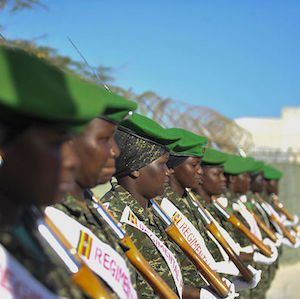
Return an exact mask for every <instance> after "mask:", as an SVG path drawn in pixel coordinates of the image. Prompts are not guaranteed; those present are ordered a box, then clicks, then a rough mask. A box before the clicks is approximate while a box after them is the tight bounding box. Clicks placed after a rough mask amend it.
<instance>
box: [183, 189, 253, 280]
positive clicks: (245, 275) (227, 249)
mask: <svg viewBox="0 0 300 299" xmlns="http://www.w3.org/2000/svg"><path fill="white" fill-rule="evenodd" d="M187 191H188V194H189V195H190V196H191V198H192V199H193V201H194V202H195V203H196V204H197V205H198V208H199V209H200V210H202V212H203V214H206V215H207V213H206V210H205V208H204V207H203V206H202V204H201V203H200V202H199V200H198V199H197V197H196V196H195V195H194V194H193V192H192V191H190V190H187ZM200 215H201V214H200ZM203 218H204V217H203ZM208 219H209V217H207V218H205V219H203V220H204V221H203V223H204V224H205V226H206V228H207V229H208V230H209V231H210V233H211V234H212V235H213V236H214V237H215V238H216V240H217V241H218V242H219V243H220V244H221V246H222V247H223V249H224V250H225V252H226V253H227V254H228V256H229V259H230V260H231V261H232V262H233V263H234V264H235V266H236V267H237V268H238V269H239V271H240V273H241V275H242V277H243V279H244V280H245V281H247V282H250V281H252V279H253V273H252V272H251V271H250V270H249V269H248V268H247V266H246V265H245V264H244V263H243V261H242V260H241V259H240V257H239V256H238V255H237V254H236V253H235V252H234V250H233V249H232V247H231V246H230V245H229V244H228V242H227V241H226V239H225V238H224V237H223V235H222V234H221V232H220V231H219V229H218V227H217V226H216V225H215V224H214V223H213V222H212V221H211V220H208Z"/></svg>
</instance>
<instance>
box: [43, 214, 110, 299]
mask: <svg viewBox="0 0 300 299" xmlns="http://www.w3.org/2000/svg"><path fill="white" fill-rule="evenodd" d="M44 221H45V223H46V224H47V226H48V227H49V228H50V229H51V230H52V232H53V233H54V234H55V235H56V237H57V238H58V239H59V241H60V242H61V244H62V245H63V246H64V247H65V248H66V249H67V250H68V252H70V254H72V256H73V257H74V258H75V260H76V261H77V262H78V263H79V266H80V267H79V269H78V271H77V272H76V273H73V274H72V281H73V282H74V283H75V284H76V285H77V286H78V287H79V288H80V289H81V290H83V291H84V292H85V293H86V294H87V295H89V296H90V297H91V298H93V299H110V298H112V297H111V295H109V293H108V291H107V290H106V287H105V286H104V284H103V283H102V282H101V281H100V280H99V279H98V277H97V276H96V275H95V274H94V273H93V272H92V271H91V270H90V269H89V268H88V267H87V266H86V265H85V263H84V262H83V261H82V260H81V258H80V256H79V255H78V254H77V253H76V251H75V250H74V248H73V247H72V246H71V245H70V243H69V242H68V241H67V239H66V238H65V236H64V235H63V234H62V233H61V232H60V230H59V229H58V228H57V227H56V225H55V224H54V223H53V222H52V221H51V220H50V218H49V217H48V216H47V215H45V216H44Z"/></svg>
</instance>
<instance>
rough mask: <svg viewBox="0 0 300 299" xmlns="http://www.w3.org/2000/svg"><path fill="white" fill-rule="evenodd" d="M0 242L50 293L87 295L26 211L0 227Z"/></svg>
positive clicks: (70, 295) (72, 295) (72, 296)
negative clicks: (15, 220)
mask: <svg viewBox="0 0 300 299" xmlns="http://www.w3.org/2000/svg"><path fill="white" fill-rule="evenodd" d="M0 243H1V244H2V245H3V246H4V247H5V248H6V249H7V250H8V251H9V252H10V254H12V255H13V256H14V258H16V259H17V261H18V262H19V263H20V264H21V265H22V266H23V267H24V268H25V269H27V271H28V272H30V273H31V275H32V276H33V277H35V278H36V279H37V280H38V281H40V282H41V283H42V284H43V285H44V286H45V287H46V288H48V289H49V290H50V291H51V292H52V293H54V294H57V295H58V296H61V297H64V298H89V297H88V296H85V295H84V294H83V292H82V291H81V290H80V289H79V288H77V287H76V286H75V285H74V284H73V283H72V281H71V274H70V273H69V272H68V271H69V270H67V268H66V266H65V264H64V263H63V262H62V261H61V260H60V258H59V257H58V256H57V254H56V253H55V252H54V250H52V248H51V247H50V246H49V245H48V243H47V242H46V241H45V240H44V239H43V237H42V235H41V234H40V233H39V232H38V230H37V227H35V225H31V224H29V221H28V216H27V215H26V214H24V215H23V217H21V218H20V220H19V222H18V223H17V224H15V225H12V226H6V227H3V226H2V227H1V228H0Z"/></svg>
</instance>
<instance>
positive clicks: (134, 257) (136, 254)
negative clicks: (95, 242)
mask: <svg viewBox="0 0 300 299" xmlns="http://www.w3.org/2000/svg"><path fill="white" fill-rule="evenodd" d="M85 194H86V195H87V197H88V199H89V200H92V201H93V202H94V203H95V204H96V205H98V206H99V207H100V208H101V211H102V213H103V214H106V215H107V216H108V217H105V218H104V217H103V216H102V215H100V214H99V213H98V214H99V216H100V217H102V218H103V219H104V220H105V221H106V220H107V218H109V219H110V220H111V221H112V223H113V225H114V226H115V227H116V228H117V230H120V231H121V233H122V234H121V235H122V237H121V236H120V235H118V234H117V235H118V236H119V238H120V244H121V245H122V248H123V250H124V252H125V255H126V256H127V258H128V259H129V261H130V262H131V264H132V265H133V266H134V267H135V268H136V269H137V270H138V271H139V272H140V274H141V275H142V276H143V277H144V278H145V280H146V281H147V282H148V283H149V284H150V286H151V287H152V288H153V290H154V291H155V293H156V294H157V295H159V297H160V298H162V299H169V298H170V299H178V296H177V295H176V294H175V293H174V292H173V291H172V289H171V288H170V287H169V285H168V284H167V283H166V282H165V281H164V280H163V279H162V278H161V277H160V276H159V275H158V274H157V273H156V272H155V270H154V269H153V268H152V267H151V265H150V264H149V263H148V261H147V260H146V259H145V258H144V257H143V255H142V254H141V253H140V251H139V250H138V249H137V248H136V246H135V245H134V243H133V241H132V239H131V238H130V237H129V236H128V234H127V233H126V232H125V231H124V230H123V228H121V227H119V225H118V222H117V220H116V219H115V218H114V216H113V215H112V213H111V212H110V211H109V210H108V209H106V208H105V207H104V206H103V204H102V202H101V201H100V200H99V199H97V198H96V197H95V196H94V194H93V193H92V191H91V190H86V193H85ZM107 223H108V222H107ZM108 225H111V224H109V223H108ZM111 228H112V229H113V231H115V230H114V228H113V227H111Z"/></svg>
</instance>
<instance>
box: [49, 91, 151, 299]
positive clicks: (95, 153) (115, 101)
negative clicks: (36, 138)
mask: <svg viewBox="0 0 300 299" xmlns="http://www.w3.org/2000/svg"><path fill="white" fill-rule="evenodd" d="M111 95H112V99H111V101H110V102H109V103H108V104H107V106H106V109H105V111H104V113H103V114H102V115H100V116H99V117H97V118H95V119H93V120H92V121H91V122H90V123H89V124H88V125H87V126H86V127H85V128H84V131H83V132H82V133H81V134H80V135H78V136H76V137H75V138H73V139H72V144H70V146H71V147H72V149H71V150H73V151H74V152H75V154H76V156H77V158H78V167H77V168H76V169H75V178H74V181H75V186H74V188H73V190H72V191H71V192H70V193H69V194H68V195H67V196H65V198H64V199H63V200H62V202H60V203H59V204H56V205H55V208H56V209H58V210H60V211H62V212H63V213H64V214H63V215H62V216H64V215H67V216H69V217H71V218H72V219H73V220H75V221H76V222H78V223H79V224H80V225H82V226H83V227H85V228H88V229H89V230H90V231H91V232H92V233H93V234H94V235H93V238H94V239H96V238H97V239H99V240H100V242H103V243H104V244H106V245H107V246H109V247H110V248H109V250H108V253H107V254H110V255H113V254H116V253H115V252H117V253H118V254H119V255H121V256H122V259H123V260H124V261H125V264H126V268H127V270H128V271H129V273H130V277H125V276H124V279H125V280H126V281H125V282H124V281H123V283H122V279H121V280H119V283H120V286H121V289H122V290H121V291H119V293H118V295H119V297H124V296H127V298H134V297H130V296H132V294H130V292H135V279H136V278H135V276H136V275H137V273H136V271H135V269H134V268H133V267H132V266H131V265H130V262H129V261H127V259H126V257H125V255H124V251H123V249H122V248H121V247H120V245H119V240H118V238H117V236H115V234H114V233H113V231H112V230H111V228H110V227H109V226H108V225H107V224H106V223H105V221H104V220H103V218H101V216H100V215H99V214H98V213H97V209H96V207H95V206H94V204H93V202H92V201H91V200H90V199H88V198H86V197H85V194H84V191H85V189H87V188H92V187H94V186H96V185H98V184H100V183H102V184H103V183H106V182H107V181H109V180H110V179H111V177H112V175H113V174H114V172H115V158H116V157H117V156H118V155H119V149H118V147H117V145H116V143H115V140H114V133H115V130H116V128H117V125H118V123H119V122H120V121H121V120H123V119H124V118H126V117H128V116H129V115H130V114H131V113H132V111H133V110H135V109H136V107H137V105H136V103H134V102H131V101H128V100H126V99H123V98H121V97H119V96H117V95H115V94H113V93H111ZM67 159H70V156H66V157H65V160H67ZM61 176H62V177H64V174H63V173H62V174H61ZM66 219H68V217H66ZM55 220H56V219H55V214H54V215H53V221H54V222H55ZM64 225H65V224H64V223H59V224H58V227H63V226H64ZM78 227H79V228H80V226H78ZM66 234H67V235H66V236H69V235H68V231H67V230H66ZM71 234H74V231H73V232H72V233H71ZM78 236H79V234H78ZM69 237H71V236H69ZM77 242H78V243H77V244H74V247H75V248H78V244H79V243H80V238H78V241H77ZM94 244H95V241H94ZM106 248H107V247H106ZM116 255H117V254H116ZM102 256H104V253H102ZM119 259H120V258H119ZM94 263H95V265H97V266H98V267H100V268H101V267H102V270H103V271H104V270H105V267H104V262H103V261H102V262H101V263H99V264H97V263H96V261H94ZM88 265H89V264H88ZM91 265H92V264H90V266H91ZM122 265H123V266H124V263H122ZM91 267H92V266H91ZM113 272H115V269H114V268H110V271H108V272H107V273H106V272H105V271H104V272H101V273H100V272H98V273H97V274H98V275H100V276H101V275H102V278H103V279H104V280H106V282H107V284H108V286H109V287H110V288H111V292H114V294H115V295H116V293H115V292H116V291H114V289H115V290H117V291H118V288H116V285H117V280H115V279H114V277H115V275H114V273H113ZM109 276H111V279H109V280H108V277H109ZM127 280H128V282H127ZM148 288H149V287H148ZM122 291H123V293H122Z"/></svg>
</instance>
